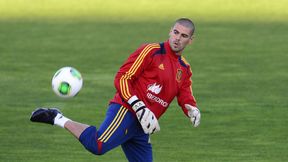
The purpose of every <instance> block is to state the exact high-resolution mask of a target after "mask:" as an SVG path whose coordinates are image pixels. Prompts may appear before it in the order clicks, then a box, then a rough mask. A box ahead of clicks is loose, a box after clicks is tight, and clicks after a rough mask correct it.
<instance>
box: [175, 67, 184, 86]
mask: <svg viewBox="0 0 288 162" xmlns="http://www.w3.org/2000/svg"><path fill="white" fill-rule="evenodd" d="M182 73H183V72H182V70H181V69H177V73H176V81H177V82H178V83H180V82H181V79H182Z"/></svg>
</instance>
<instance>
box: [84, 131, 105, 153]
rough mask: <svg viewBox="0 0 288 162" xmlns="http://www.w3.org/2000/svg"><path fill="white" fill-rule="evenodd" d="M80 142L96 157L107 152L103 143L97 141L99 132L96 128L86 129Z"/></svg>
mask: <svg viewBox="0 0 288 162" xmlns="http://www.w3.org/2000/svg"><path fill="white" fill-rule="evenodd" d="M79 141H80V142H81V143H82V145H83V146H84V147H85V148H86V150H88V151H90V152H91V153H93V154H95V155H103V154H105V153H106V152H107V151H106V149H105V150H103V149H102V142H100V141H98V140H97V130H96V127H94V126H90V127H88V128H86V129H85V130H84V131H83V132H82V134H81V135H80V137H79Z"/></svg>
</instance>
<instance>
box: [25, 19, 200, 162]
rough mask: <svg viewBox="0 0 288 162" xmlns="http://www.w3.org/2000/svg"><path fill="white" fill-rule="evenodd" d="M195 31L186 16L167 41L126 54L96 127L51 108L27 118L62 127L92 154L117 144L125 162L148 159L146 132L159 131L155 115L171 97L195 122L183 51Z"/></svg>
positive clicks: (197, 121)
mask: <svg viewBox="0 0 288 162" xmlns="http://www.w3.org/2000/svg"><path fill="white" fill-rule="evenodd" d="M194 30H195V27H194V24H193V22H192V21H191V20H190V19H187V18H180V19H178V20H177V21H176V22H175V24H174V25H173V27H172V28H171V30H170V32H169V39H168V40H167V41H165V42H163V43H151V44H144V45H142V46H140V47H139V48H138V49H137V50H136V51H135V52H134V53H132V54H131V55H130V56H129V58H128V59H127V60H126V62H125V63H124V64H123V65H122V66H121V67H120V69H119V71H118V72H117V74H116V77H115V81H114V84H115V87H116V90H117V92H116V94H115V96H114V98H113V99H112V100H111V102H110V104H109V108H108V110H107V114H106V118H105V120H104V122H103V123H102V124H101V126H100V127H99V129H97V128H96V127H95V126H89V125H86V124H82V123H77V122H74V121H72V120H70V119H68V118H66V117H64V116H63V115H62V114H61V112H60V111H59V110H58V109H55V108H51V109H46V108H38V109H36V110H35V111H34V112H33V113H32V116H31V118H30V120H31V121H33V122H42V123H49V124H52V125H58V126H61V127H63V128H66V129H67V130H68V131H70V132H71V133H72V134H73V135H74V136H75V137H76V138H77V139H79V141H80V142H81V143H82V144H83V146H84V147H85V148H86V149H87V150H89V151H90V152H92V153H93V154H96V155H101V154H104V153H105V152H107V151H109V150H111V149H113V148H115V147H117V146H119V145H121V146H122V149H123V151H124V152H125V155H126V157H127V159H128V160H129V161H145V162H149V161H152V160H153V158H152V147H151V144H150V142H149V134H152V133H155V132H157V131H160V126H159V123H158V119H159V118H160V117H161V116H162V115H163V113H164V112H165V111H166V110H167V108H168V106H169V104H170V103H171V102H172V100H173V99H174V98H175V97H177V101H178V104H179V106H180V107H181V108H182V110H183V112H184V113H185V114H186V115H187V116H188V117H189V118H190V120H191V122H192V124H193V126H194V127H197V126H198V125H199V124H200V111H199V109H198V108H197V105H196V100H195V98H194V96H193V93H192V80H191V76H192V71H191V68H190V65H189V64H188V63H187V62H186V61H185V59H184V57H183V56H182V52H183V50H184V49H185V47H186V46H187V45H189V44H191V43H192V38H193V37H192V36H193V34H194Z"/></svg>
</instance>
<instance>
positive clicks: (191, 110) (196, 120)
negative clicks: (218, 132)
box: [185, 104, 201, 127]
mask: <svg viewBox="0 0 288 162" xmlns="http://www.w3.org/2000/svg"><path fill="white" fill-rule="evenodd" d="M185 108H186V109H187V110H188V116H189V117H190V121H191V123H192V125H193V126H194V127H198V125H199V124H200V119H201V114H200V111H199V109H198V108H197V107H194V106H192V105H189V104H185Z"/></svg>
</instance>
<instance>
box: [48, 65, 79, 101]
mask: <svg viewBox="0 0 288 162" xmlns="http://www.w3.org/2000/svg"><path fill="white" fill-rule="evenodd" d="M82 85H83V78H82V75H81V73H80V72H79V71H78V70H76V69H75V68H73V67H63V68H61V69H59V70H58V71H57V72H56V73H55V74H54V76H53V78H52V89H53V91H54V92H55V93H56V95H58V96H60V97H63V98H71V97H74V96H76V95H77V94H78V93H79V91H80V90H81V88H82Z"/></svg>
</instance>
